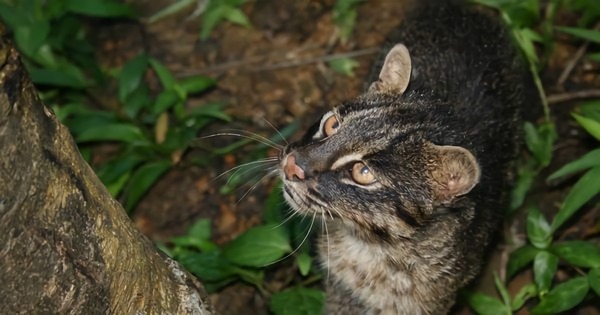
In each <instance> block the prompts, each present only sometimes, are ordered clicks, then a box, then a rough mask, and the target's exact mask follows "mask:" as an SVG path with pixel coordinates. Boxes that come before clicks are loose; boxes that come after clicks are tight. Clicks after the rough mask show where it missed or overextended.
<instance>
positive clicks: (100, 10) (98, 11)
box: [65, 0, 134, 17]
mask: <svg viewBox="0 0 600 315" xmlns="http://www.w3.org/2000/svg"><path fill="white" fill-rule="evenodd" d="M65 10H68V11H71V12H74V13H79V14H83V15H89V16H97V17H133V16H134V13H133V10H131V8H130V7H129V6H127V5H125V4H122V3H119V2H117V1H114V0H85V1H81V0H65Z"/></svg>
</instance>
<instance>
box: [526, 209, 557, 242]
mask: <svg viewBox="0 0 600 315" xmlns="http://www.w3.org/2000/svg"><path fill="white" fill-rule="evenodd" d="M527 238H528V239H529V241H530V242H531V244H532V245H533V246H535V247H537V248H540V249H544V248H547V247H548V246H549V245H550V242H551V241H552V230H551V229H550V224H548V221H546V218H544V215H543V214H542V213H541V212H540V210H539V209H537V208H534V207H532V208H529V210H528V214H527Z"/></svg>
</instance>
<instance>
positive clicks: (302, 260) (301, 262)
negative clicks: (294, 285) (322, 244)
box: [296, 252, 312, 277]
mask: <svg viewBox="0 0 600 315" xmlns="http://www.w3.org/2000/svg"><path fill="white" fill-rule="evenodd" d="M296 263H298V269H299V270H300V274H301V275H302V276H304V277H306V276H307V275H308V273H309V272H310V267H311V266H312V257H311V256H310V254H309V253H308V252H301V253H300V254H298V256H296Z"/></svg>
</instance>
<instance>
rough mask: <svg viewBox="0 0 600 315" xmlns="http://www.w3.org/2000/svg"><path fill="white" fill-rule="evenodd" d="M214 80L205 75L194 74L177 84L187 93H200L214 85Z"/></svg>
mask: <svg viewBox="0 0 600 315" xmlns="http://www.w3.org/2000/svg"><path fill="white" fill-rule="evenodd" d="M216 83H217V81H216V80H214V79H212V78H209V77H206V76H195V77H190V78H186V79H183V80H181V81H180V82H179V86H181V88H182V89H183V90H184V91H185V92H186V93H188V94H192V93H200V92H204V91H206V90H207V89H208V88H211V87H213V86H215V84H216Z"/></svg>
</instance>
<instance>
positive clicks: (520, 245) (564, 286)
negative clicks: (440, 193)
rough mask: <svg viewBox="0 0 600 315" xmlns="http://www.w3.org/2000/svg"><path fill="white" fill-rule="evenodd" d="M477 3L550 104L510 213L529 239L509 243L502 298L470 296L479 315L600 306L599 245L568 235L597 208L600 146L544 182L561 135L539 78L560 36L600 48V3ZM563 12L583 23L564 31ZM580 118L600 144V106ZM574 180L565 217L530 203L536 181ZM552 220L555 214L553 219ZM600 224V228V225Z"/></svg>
mask: <svg viewBox="0 0 600 315" xmlns="http://www.w3.org/2000/svg"><path fill="white" fill-rule="evenodd" d="M475 2H479V3H482V4H485V5H488V6H491V7H494V8H496V9H498V10H499V11H500V12H501V15H502V17H503V18H504V20H505V21H506V22H507V25H508V26H509V28H510V30H511V32H512V34H513V37H514V38H515V42H516V43H517V45H518V46H519V47H520V48H521V51H522V52H523V55H524V56H525V59H526V60H527V61H528V63H529V64H530V69H531V72H532V75H533V76H534V78H535V81H536V84H537V86H538V89H539V92H540V96H541V99H542V103H543V107H544V117H543V119H542V121H541V122H539V123H537V124H534V123H531V122H527V123H525V126H524V133H525V134H524V139H525V144H526V147H527V149H528V152H527V153H528V154H527V155H526V156H524V157H523V158H522V159H521V161H520V163H519V167H518V171H517V183H516V186H515V188H514V190H513V192H512V194H511V200H510V201H511V204H510V208H509V209H508V210H509V211H508V213H507V220H509V222H508V225H511V224H510V220H511V219H512V218H515V217H518V216H515V215H514V214H515V213H517V212H523V213H524V215H525V217H526V239H521V238H519V237H517V236H514V235H511V236H510V237H509V238H508V239H506V240H505V242H506V247H507V248H510V249H512V250H511V252H510V256H509V259H508V263H507V264H506V266H503V271H504V272H503V273H502V274H503V277H502V278H501V277H499V276H498V273H496V274H494V276H495V284H496V289H497V292H498V295H499V298H497V297H492V296H488V295H485V294H483V293H479V292H470V293H466V296H467V300H468V302H469V304H470V305H471V307H472V308H473V309H474V310H475V311H476V312H477V313H478V314H484V315H487V314H490V315H491V314H513V313H514V312H517V311H519V310H521V309H522V308H524V307H525V308H527V309H529V311H530V313H532V314H557V313H561V312H566V311H569V310H572V309H575V308H577V307H578V305H580V304H582V303H586V302H587V301H596V302H597V301H599V300H600V299H599V296H600V246H599V244H598V242H597V240H596V241H595V240H594V239H592V238H590V239H582V240H563V239H562V238H561V237H560V235H561V232H562V231H563V230H565V229H568V228H569V227H570V226H573V225H574V224H576V223H577V219H576V218H577V216H578V212H580V211H585V209H588V208H589V207H591V206H592V207H593V206H597V205H594V204H595V201H594V200H595V199H594V197H596V196H597V195H598V193H600V143H598V142H596V147H597V148H596V149H594V150H592V151H590V152H588V153H587V154H585V155H584V156H582V157H580V158H578V159H576V160H574V161H571V162H569V163H567V164H566V165H564V166H563V167H562V168H560V169H559V170H557V171H556V172H554V173H553V174H551V175H550V176H548V177H547V178H540V174H542V171H543V170H544V169H545V168H546V167H547V166H549V165H550V162H551V161H552V159H553V153H554V149H553V145H554V143H555V141H556V140H557V134H556V131H555V130H556V128H555V122H554V118H553V116H552V113H551V111H550V108H549V106H548V104H547V101H546V97H545V91H544V89H543V87H542V85H541V79H540V77H539V73H540V72H541V71H542V70H543V68H544V64H545V61H546V60H547V59H548V57H549V54H551V53H552V52H553V49H554V48H555V43H554V41H555V38H556V36H557V34H561V33H562V34H568V35H570V36H572V37H573V41H579V42H581V41H583V40H587V41H590V42H592V43H599V44H600V32H599V31H597V30H593V28H594V23H595V21H597V19H598V17H600V2H597V1H595V0H581V1H550V2H549V3H548V4H547V5H546V7H545V8H544V10H543V11H542V10H540V9H541V8H540V2H538V1H537V0H526V1H521V0H476V1H475ZM559 10H566V11H570V12H571V13H573V14H576V15H577V16H579V17H580V18H579V19H578V20H577V24H576V25H574V26H566V25H565V26H563V25H558V23H557V21H556V14H557V12H559ZM540 12H542V14H540ZM584 58H588V59H590V60H595V61H598V53H597V52H593V51H591V52H590V53H589V54H587V55H586V56H584ZM572 117H573V119H574V120H575V121H576V122H577V123H578V124H579V126H581V127H582V128H583V129H584V130H585V131H586V132H587V133H589V135H590V136H591V137H593V138H595V139H596V140H597V141H598V140H600V100H597V101H588V102H584V103H582V104H580V105H579V106H578V107H577V109H576V111H575V112H573V113H572ZM573 178H575V179H576V180H575V183H574V184H573V185H572V186H571V187H570V188H569V192H568V194H567V195H566V197H565V198H564V200H562V202H561V203H560V205H559V206H558V209H557V211H556V210H555V209H541V208H540V206H539V205H538V204H537V203H536V202H527V201H526V197H527V195H528V191H529V189H530V188H531V186H532V184H533V183H534V182H536V181H547V182H548V183H553V182H559V181H562V182H565V181H566V180H568V179H573ZM590 203H591V204H590ZM542 210H545V211H542ZM544 213H555V214H554V215H552V216H551V217H547V216H546V215H544ZM596 220H597V218H596ZM599 224H600V222H596V225H597V226H598V225H599ZM527 271H530V272H532V274H533V281H532V282H531V283H526V284H524V285H522V286H521V287H520V288H519V290H518V291H517V292H516V293H514V294H512V295H511V294H510V293H509V291H508V289H507V285H508V283H509V282H510V280H511V279H512V278H513V277H515V276H516V275H517V274H519V273H524V272H527ZM559 272H562V276H561V277H558V274H559ZM565 275H566V277H565Z"/></svg>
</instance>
